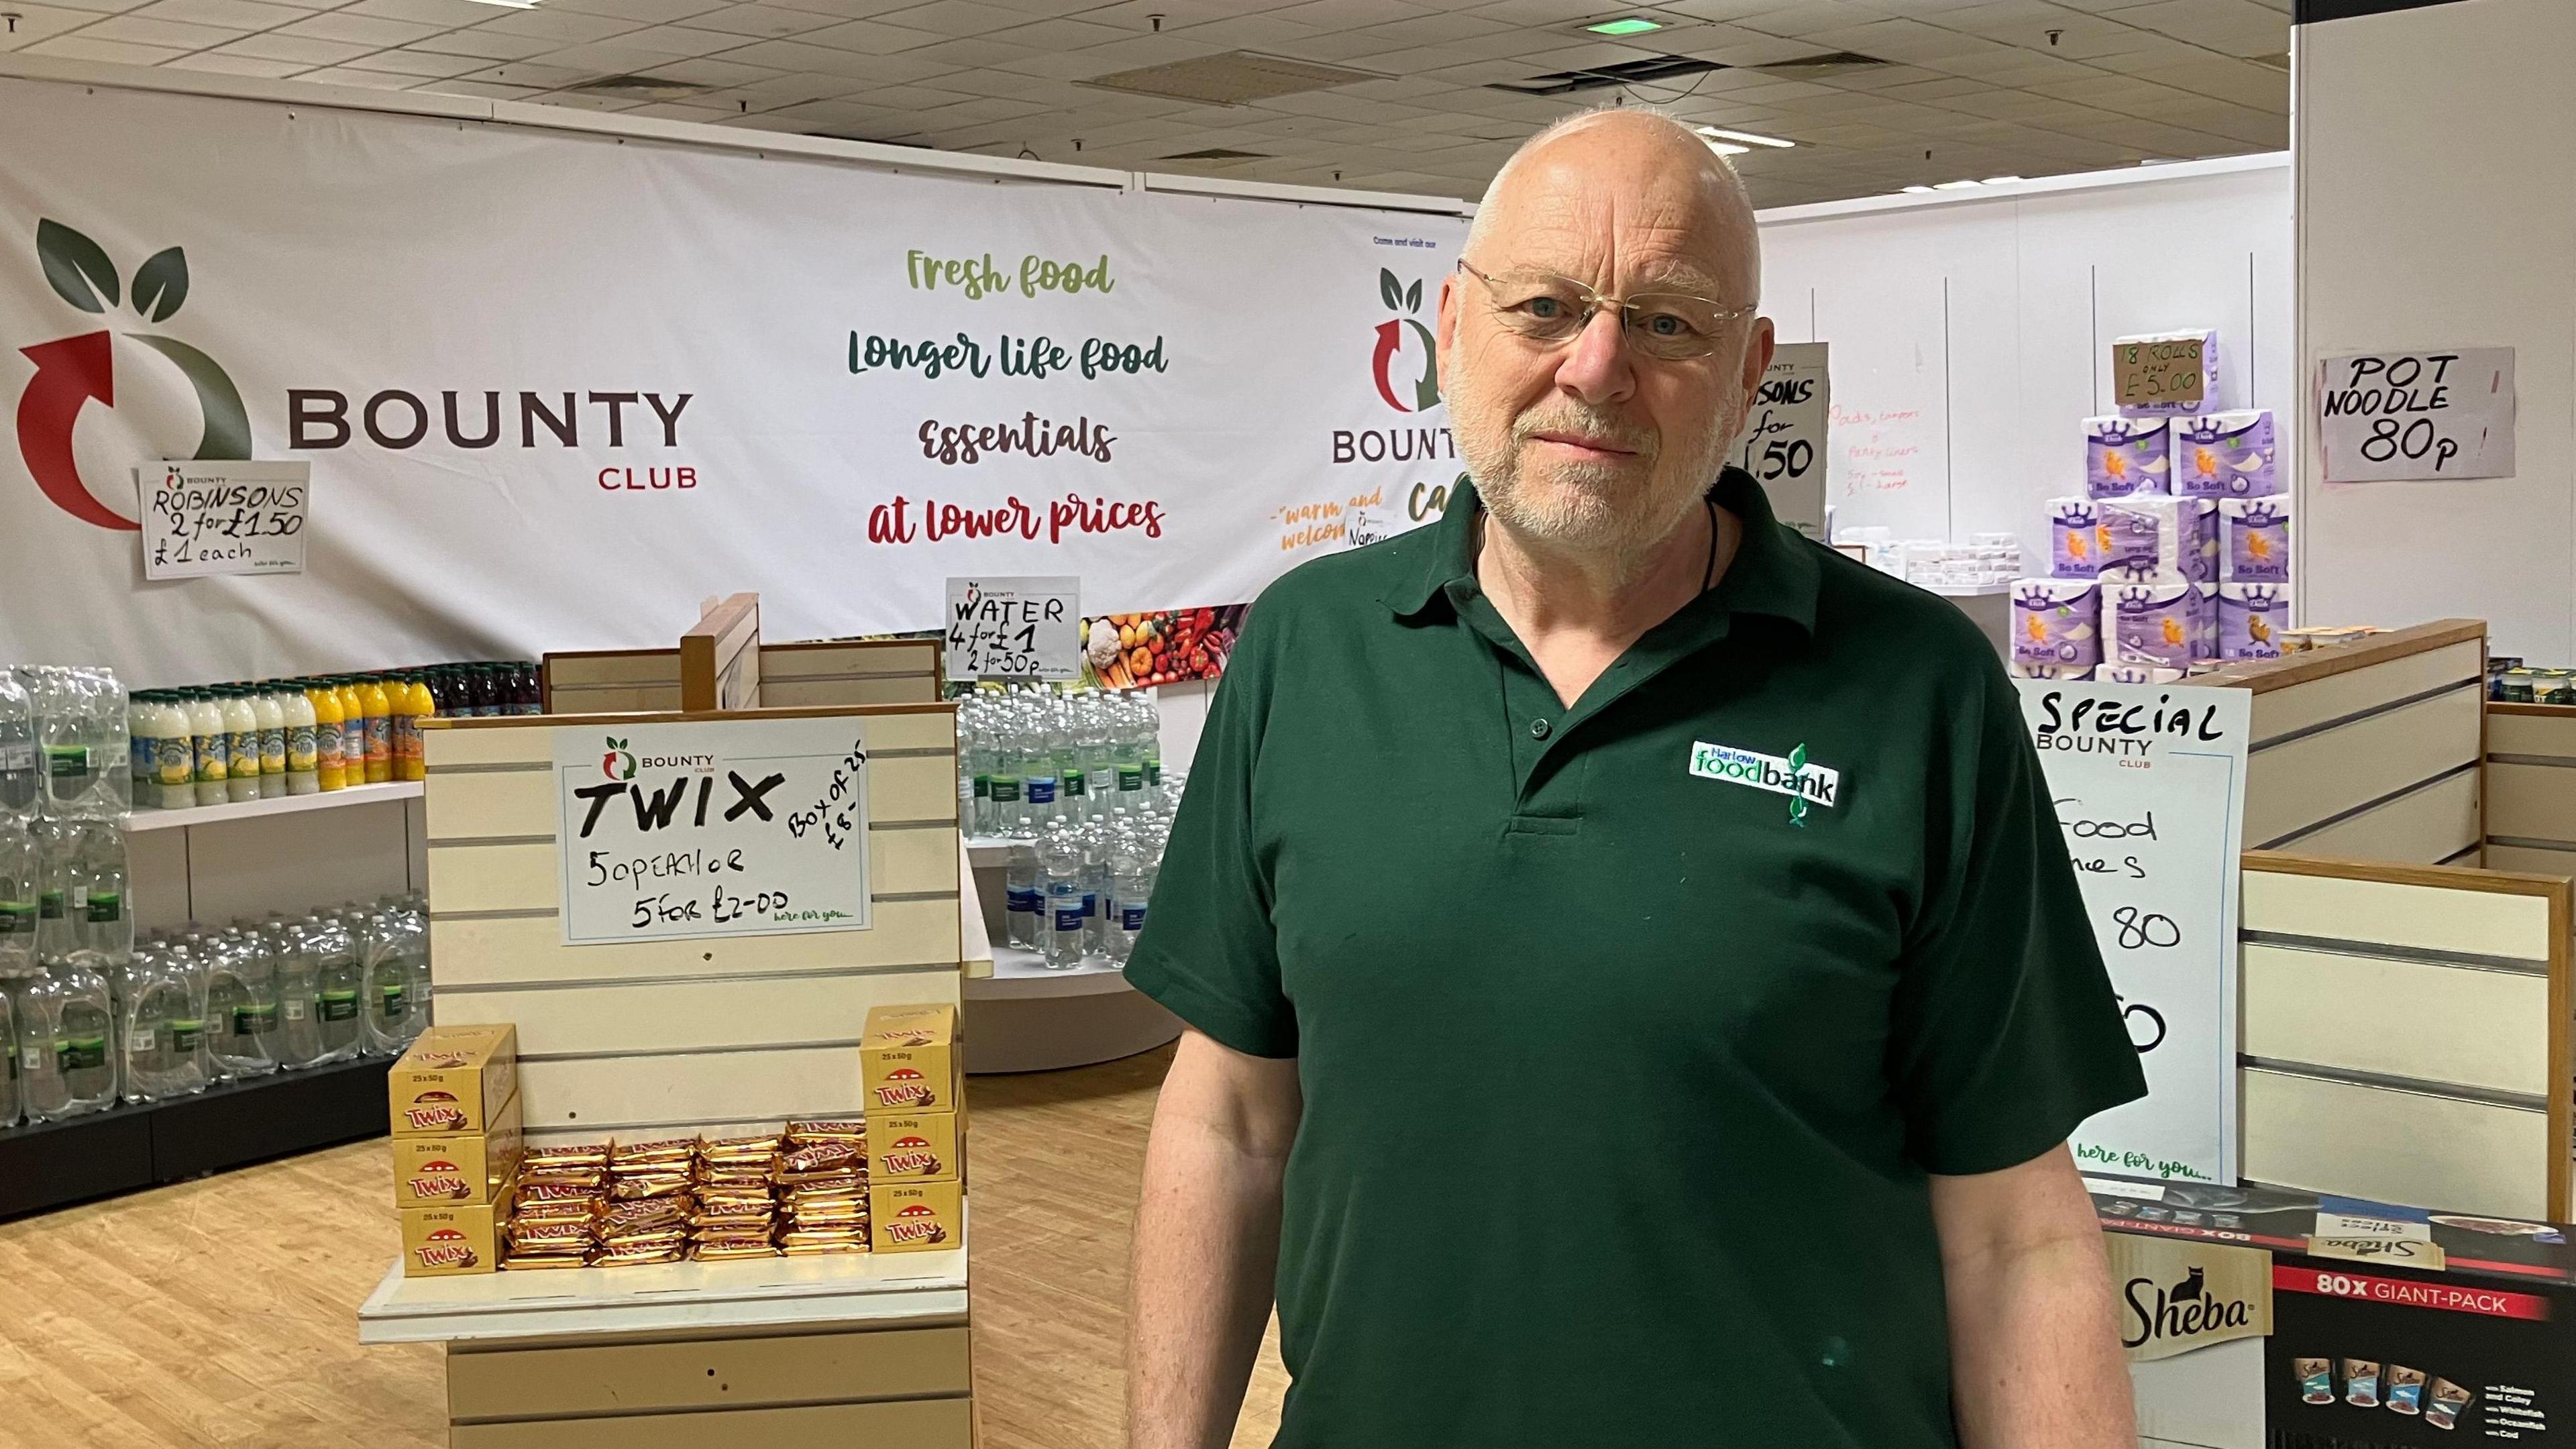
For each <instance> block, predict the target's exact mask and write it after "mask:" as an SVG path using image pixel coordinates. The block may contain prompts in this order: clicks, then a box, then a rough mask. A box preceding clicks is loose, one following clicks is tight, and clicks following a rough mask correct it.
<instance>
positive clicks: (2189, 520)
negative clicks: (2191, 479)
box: [2097, 493, 2218, 584]
mask: <svg viewBox="0 0 2576 1449" xmlns="http://www.w3.org/2000/svg"><path fill="white" fill-rule="evenodd" d="M2097 508H2098V517H2099V519H2100V524H2099V532H2100V536H2101V557H2102V571H2101V578H2102V579H2103V580H2104V581H2105V582H2112V581H2117V582H2120V583H2139V584H2152V583H2160V582H2186V583H2195V584H2201V583H2215V582H2217V580H2218V504H2217V502H2216V501H2215V500H2213V499H2208V498H2173V497H2168V496H2166V495H2164V494H2150V493H2133V494H2131V495H2129V496H2128V497H2126V498H2105V499H2103V500H2101V502H2100V503H2099V504H2098V505H2097Z"/></svg>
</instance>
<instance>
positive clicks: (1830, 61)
mask: <svg viewBox="0 0 2576 1449" xmlns="http://www.w3.org/2000/svg"><path fill="white" fill-rule="evenodd" d="M1895 63H1896V62H1894V61H1890V60H1881V59H1879V58H1878V57H1877V56H1874V55H1862V54H1860V53H1858V52H1857V51H1849V50H1828V51H1824V52H1821V53H1819V54H1816V55H1802V56H1799V57H1798V58H1797V59H1795V60H1778V61H1773V62H1772V63H1771V64H1769V65H1757V66H1754V67H1753V69H1755V70H1758V71H1760V72H1762V73H1763V74H1764V75H1785V76H1795V77H1797V78H1798V79H1800V80H1814V79H1816V78H1818V77H1820V76H1829V75H1842V74H1845V73H1847V72H1850V71H1855V70H1869V69H1872V68H1873V67H1876V66H1882V65H1894V64H1895Z"/></svg>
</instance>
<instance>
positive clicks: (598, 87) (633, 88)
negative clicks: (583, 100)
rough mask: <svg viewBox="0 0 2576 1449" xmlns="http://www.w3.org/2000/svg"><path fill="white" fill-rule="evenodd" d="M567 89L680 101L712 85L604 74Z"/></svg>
mask: <svg viewBox="0 0 2576 1449" xmlns="http://www.w3.org/2000/svg"><path fill="white" fill-rule="evenodd" d="M568 89H570V90H572V91H573V92H575V93H576V94H579V95H585V96H615V97H617V98H619V99H621V100H629V101H679V100H686V99H688V98H689V97H691V96H694V95H696V94H698V93H699V92H700V91H708V90H713V89H715V87H713V86H703V85H699V84H697V83H696V82H694V81H684V80H668V79H665V78H664V77H661V76H657V75H604V76H601V77H600V78H599V79H597V80H594V81H583V82H582V83H581V84H580V85H577V86H572V87H569V88H568Z"/></svg>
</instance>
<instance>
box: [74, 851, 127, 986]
mask: <svg viewBox="0 0 2576 1449" xmlns="http://www.w3.org/2000/svg"><path fill="white" fill-rule="evenodd" d="M62 829H63V834H64V839H65V843H66V855H67V864H68V866H69V869H70V877H69V881H68V884H69V887H70V890H71V898H70V900H69V902H68V905H69V909H70V912H71V917H72V931H73V934H74V935H75V936H76V937H77V938H78V939H79V941H80V943H81V944H82V945H84V946H86V947H88V948H89V949H91V950H93V951H96V952H97V953H99V954H100V955H101V956H104V957H106V958H107V960H108V962H109V964H110V965H112V966H115V967H118V968H122V967H123V966H124V965H125V964H126V961H127V959H128V958H129V957H131V956H132V955H133V953H134V913H133V908H132V902H131V901H129V900H128V899H127V894H126V861H125V832H124V831H123V830H122V829H120V828H119V827H118V826H117V825H116V824H115V822H113V821H107V820H83V821H78V822H66V823H65V824H64V825H63V827H62Z"/></svg>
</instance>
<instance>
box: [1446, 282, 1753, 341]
mask: <svg viewBox="0 0 2576 1449" xmlns="http://www.w3.org/2000/svg"><path fill="white" fill-rule="evenodd" d="M1458 270H1460V271H1462V272H1465V273H1466V274H1467V275H1468V276H1471V277H1473V278H1475V279H1476V280H1477V281H1479V282H1482V283H1484V284H1485V292H1486V296H1487V298H1488V300H1489V301H1490V303H1491V308H1490V310H1491V311H1492V312H1493V315H1494V320H1495V321H1497V322H1499V323H1501V324H1502V326H1503V329H1504V330H1505V331H1508V332H1510V333H1512V334H1514V335H1515V336H1519V337H1525V338H1528V339H1529V340H1530V341H1532V342H1536V343H1539V344H1541V345H1543V346H1549V347H1558V346H1562V345H1564V344H1565V343H1568V342H1571V341H1573V340H1574V339H1575V338H1577V337H1579V336H1581V335H1582V334H1583V329H1584V328H1586V327H1589V326H1591V325H1592V318H1593V316H1594V314H1596V313H1598V312H1599V311H1600V310H1601V309H1602V308H1604V307H1616V308H1618V309H1619V323H1620V331H1621V332H1622V333H1623V334H1624V335H1625V336H1626V337H1627V339H1628V345H1629V346H1631V347H1634V348H1636V349H1637V350H1638V351H1639V352H1642V353H1644V354H1645V355H1647V356H1648V357H1653V358H1658V359H1660V360H1662V361H1665V362H1684V361H1688V360H1689V359H1691V358H1694V357H1706V356H1708V355H1709V354H1710V353H1712V352H1715V351H1716V350H1717V345H1718V342H1719V340H1720V339H1721V338H1722V336H1723V335H1724V333H1725V330H1726V324H1728V323H1730V322H1734V321H1738V320H1740V319H1742V318H1746V317H1750V316H1752V315H1753V313H1754V310H1755V309H1754V308H1753V307H1751V306H1749V305H1748V306H1743V307H1730V306H1727V305H1726V304H1725V303H1723V302H1716V301H1712V300H1710V299H1709V298H1706V297H1694V296H1691V295H1690V294H1688V293H1685V292H1640V293H1638V294H1636V295H1635V296H1633V297H1629V298H1626V299H1624V300H1622V299H1620V298H1616V297H1605V296H1603V295H1602V294H1601V293H1599V292H1596V291H1594V290H1592V289H1591V288H1590V287H1587V286H1585V285H1583V284H1582V283H1581V282H1578V281H1576V280H1574V279H1573V278H1572V277H1560V276H1557V275H1556V274H1555V273H1553V272H1537V271H1511V272H1506V273H1504V274H1503V275H1502V276H1500V277H1489V276H1487V275H1485V274H1484V273H1483V272H1480V271H1478V270H1476V268H1474V267H1473V266H1470V265H1469V264H1468V263H1467V261H1466V259H1464V258H1460V259H1459V262H1458Z"/></svg>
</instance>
